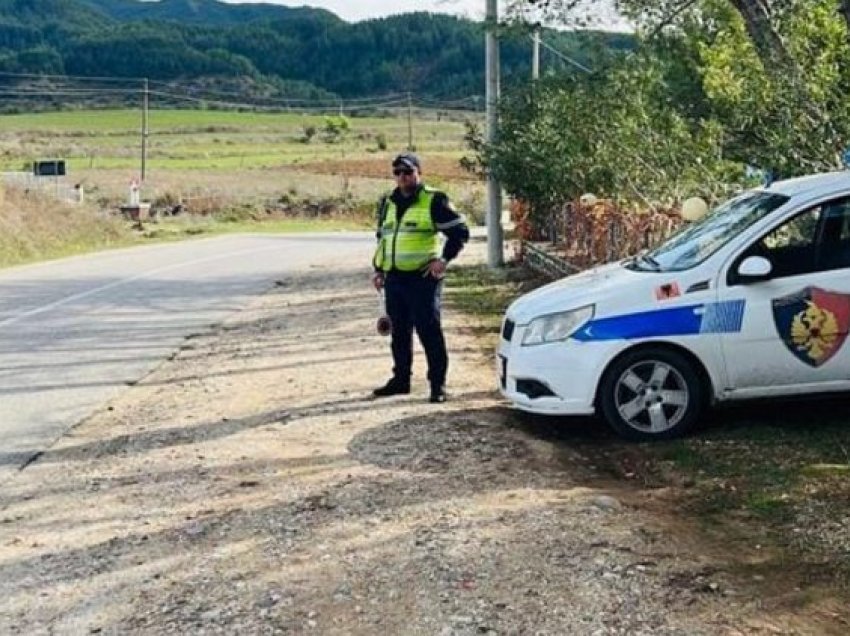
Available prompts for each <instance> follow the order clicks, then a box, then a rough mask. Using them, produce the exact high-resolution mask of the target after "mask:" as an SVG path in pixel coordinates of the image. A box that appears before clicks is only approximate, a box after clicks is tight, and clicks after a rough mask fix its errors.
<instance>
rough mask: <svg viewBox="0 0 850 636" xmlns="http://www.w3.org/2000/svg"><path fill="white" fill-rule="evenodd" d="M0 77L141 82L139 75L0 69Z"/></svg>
mask: <svg viewBox="0 0 850 636" xmlns="http://www.w3.org/2000/svg"><path fill="white" fill-rule="evenodd" d="M0 77H21V78H24V77H25V78H30V79H61V80H69V79H73V80H81V81H93V82H94V81H97V82H142V81H143V80H144V78H141V77H86V76H82V75H43V74H40V73H8V72H6V71H0Z"/></svg>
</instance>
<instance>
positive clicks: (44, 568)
mask: <svg viewBox="0 0 850 636" xmlns="http://www.w3.org/2000/svg"><path fill="white" fill-rule="evenodd" d="M375 318H376V302H375V299H374V292H371V293H370V292H369V290H368V288H367V274H366V272H365V271H352V270H350V269H344V268H342V267H341V266H337V267H334V268H330V267H329V268H328V269H326V270H316V271H314V272H312V273H311V274H309V275H304V276H301V277H299V278H297V279H296V278H287V279H285V280H281V281H279V283H278V284H277V286H276V287H275V288H274V289H273V290H271V291H270V292H269V293H268V294H267V295H266V296H265V297H264V298H263V299H261V301H259V302H257V303H256V304H255V305H254V306H252V307H250V308H249V309H247V310H245V311H243V312H242V313H240V314H239V315H238V316H235V317H234V318H232V319H231V320H230V321H228V322H227V323H226V324H225V325H223V326H221V327H220V328H218V329H216V330H215V331H214V332H212V333H209V334H204V335H199V336H197V337H194V338H190V339H189V340H187V341H186V343H185V345H184V346H183V348H182V349H181V350H180V351H179V352H178V353H177V354H176V355H175V356H174V357H173V359H171V360H169V361H168V362H166V363H164V364H163V365H162V366H161V367H160V368H159V369H158V370H157V371H156V372H154V373H152V374H151V375H150V376H148V377H147V378H145V379H144V380H143V381H142V382H141V383H139V384H138V385H136V386H134V387H132V388H130V389H128V391H127V392H126V394H125V395H124V396H122V397H121V398H120V399H117V400H115V401H114V402H113V403H111V404H109V405H106V406H105V407H104V408H103V409H102V410H101V411H99V412H98V413H96V414H94V415H93V416H92V417H90V418H89V419H88V420H86V421H85V422H83V423H81V424H80V425H79V426H78V427H76V428H75V429H74V430H73V431H71V432H70V433H69V434H68V435H67V436H66V437H65V438H63V439H62V440H60V442H59V443H57V444H56V445H55V446H54V447H53V448H51V449H49V450H48V451H47V452H46V453H45V454H44V455H43V456H41V458H40V459H39V460H38V461H37V462H35V463H33V464H32V465H30V466H29V467H28V468H27V469H26V470H25V471H23V472H22V473H20V474H19V475H18V476H17V478H16V479H14V480H13V481H12V482H11V483H8V484H6V487H5V491H4V493H3V495H2V497H3V499H2V507H0V633H4V634H39V633H50V634H54V633H55V634H66V633H67V634H80V633H104V634H112V633H155V634H171V633H174V634H177V633H180V634H184V633H192V634H219V633H221V634H224V633H228V634H232V633H242V634H290V633H292V634H304V633H308V634H309V633H316V634H436V635H443V634H445V635H449V634H451V635H455V634H457V635H466V634H469V635H472V634H517V635H520V634H522V635H524V634H541V635H542V634H553V635H555V634H557V635H562V634H578V635H583V634H588V635H594V634H623V635H629V636H631V635H639V634H688V635H696V634H822V633H835V634H840V633H846V628H845V631H843V632H842V627H841V626H840V623H838V622H830V621H829V620H828V617H829V616H830V615H831V614H830V612H832V614H834V615H835V616H838V615H839V614H840V610H841V608H837V609H836V608H835V607H833V606H830V605H829V604H827V605H826V606H823V607H820V610H819V612H818V614H817V616H816V617H813V614H812V613H811V612H801V611H800V608H799V607H783V606H782V604H781V602H776V603H774V602H772V601H771V600H770V599H766V598H765V597H764V595H763V593H762V592H761V591H760V590H759V589H758V588H757V587H754V583H753V582H747V583H746V584H744V583H742V582H741V581H740V580H739V579H738V578H736V577H735V576H734V575H733V574H732V573H731V570H730V568H728V567H727V565H728V564H727V562H726V560H725V558H724V557H723V549H722V546H717V545H716V544H711V545H709V544H707V543H705V542H704V541H703V540H701V539H700V538H699V532H697V531H696V530H695V529H694V528H693V527H692V526H690V525H689V524H688V522H687V521H686V520H677V519H673V518H671V517H670V516H669V515H665V514H664V513H663V493H660V492H655V491H652V492H650V491H647V492H641V491H639V490H637V489H632V490H629V491H626V490H618V488H617V487H616V486H614V485H611V484H610V482H608V481H606V480H605V478H604V477H603V476H601V475H597V474H596V473H595V472H594V468H593V466H592V465H591V464H590V463H589V462H588V461H587V460H585V458H583V457H582V456H580V455H579V454H577V453H575V452H573V451H571V450H570V448H569V445H565V444H558V445H554V444H553V443H552V442H551V441H550V440H546V439H543V438H541V437H538V436H535V435H534V434H533V433H531V432H530V430H529V428H527V427H525V426H523V425H522V418H521V416H520V415H518V414H516V413H514V412H512V411H510V410H508V409H506V408H505V407H504V405H502V404H501V403H500V401H499V400H498V397H497V395H496V394H495V393H494V392H493V390H492V388H493V382H494V372H493V369H492V362H491V353H490V351H489V350H488V349H487V348H482V346H481V342H480V341H478V340H476V339H475V338H474V337H473V336H472V335H471V330H469V329H464V328H462V327H461V325H460V322H461V320H460V316H458V315H455V314H454V313H453V312H451V311H449V312H448V316H447V322H448V326H447V332H448V334H449V341H450V348H451V355H452V369H451V371H450V389H451V391H452V393H451V400H450V401H449V402H448V403H446V404H445V405H430V404H428V403H427V400H426V390H427V386H426V382H425V380H424V368H423V365H422V358H423V357H424V356H422V355H421V353H420V354H418V356H417V365H418V366H417V367H416V371H415V378H414V379H415V381H416V386H415V390H414V394H412V395H411V396H405V397H399V398H393V399H389V400H383V401H374V400H371V399H370V398H369V392H370V390H371V388H372V387H374V386H377V385H378V384H380V383H382V382H383V381H384V380H385V379H386V375H387V370H388V369H389V366H390V358H389V347H388V342H387V341H386V340H384V339H381V338H380V337H379V336H377V335H374V321H375ZM824 617H827V618H824ZM837 620H838V619H836V621H837Z"/></svg>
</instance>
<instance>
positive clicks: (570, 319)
mask: <svg viewBox="0 0 850 636" xmlns="http://www.w3.org/2000/svg"><path fill="white" fill-rule="evenodd" d="M593 311H594V306H593V305H588V306H587V307H580V308H579V309H573V310H572V311H564V312H561V313H558V314H549V315H547V316H540V317H539V318H535V319H534V320H532V321H531V322H530V323H529V325H528V327H526V329H525V333H524V334H523V336H522V346H523V347H527V346H531V345H540V344H546V343H547V342H559V341H561V340H566V339H567V338H569V337H570V336H571V335H573V334H574V333H575V332H576V330H577V329H578V328H579V327H581V326H582V325H583V324H584V323H586V322H587V321H588V320H590V319H591V318H593Z"/></svg>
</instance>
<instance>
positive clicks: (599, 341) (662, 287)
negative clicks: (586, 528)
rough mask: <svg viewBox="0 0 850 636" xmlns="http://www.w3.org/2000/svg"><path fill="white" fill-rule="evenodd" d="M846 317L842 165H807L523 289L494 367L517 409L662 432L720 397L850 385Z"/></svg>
mask: <svg viewBox="0 0 850 636" xmlns="http://www.w3.org/2000/svg"><path fill="white" fill-rule="evenodd" d="M848 324H850V172H841V173H830V174H821V175H813V176H808V177H803V178H798V179H790V180H787V181H781V182H777V183H774V184H772V185H770V186H769V187H763V188H757V189H754V190H750V191H747V192H745V193H743V194H741V195H739V196H736V197H734V198H733V199H731V200H729V201H727V202H726V203H724V204H723V205H721V206H719V207H718V208H716V209H715V210H713V211H712V212H710V213H709V214H707V215H706V216H704V217H703V218H702V219H700V220H698V221H696V222H695V223H693V224H691V225H689V226H688V227H686V228H685V229H684V230H683V231H681V232H679V233H678V234H677V235H675V236H673V237H672V238H670V239H669V240H668V241H666V242H665V243H664V244H663V245H661V246H660V247H658V248H656V249H654V250H652V251H650V252H648V253H646V254H644V255H642V256H638V257H635V258H632V259H629V260H626V261H623V262H620V263H612V264H609V265H605V266H603V267H599V268H597V269H594V270H592V271H586V272H583V273H581V274H577V275H575V276H569V277H567V278H564V279H562V280H559V281H557V282H555V283H552V284H550V285H547V286H545V287H542V288H540V289H538V290H536V291H534V292H532V293H530V294H527V295H525V296H522V297H521V298H519V299H517V300H516V301H515V302H514V303H513V304H512V305H511V306H510V307H509V308H508V311H507V313H506V315H505V319H504V322H503V325H502V338H501V342H500V345H499V350H498V354H499V356H498V362H499V375H500V378H499V379H500V383H501V390H502V393H503V395H505V396H506V397H507V398H508V399H509V400H511V401H512V402H513V404H514V405H515V406H516V407H518V408H520V409H523V410H526V411H531V412H535V413H549V414H561V415H589V414H593V413H596V412H601V414H602V415H603V416H604V418H605V420H606V421H607V422H608V423H609V424H610V425H611V426H612V427H613V428H614V429H615V430H617V431H618V432H619V433H620V434H622V435H623V436H625V437H628V438H631V439H636V440H647V439H664V438H670V437H674V436H677V435H680V434H682V433H684V432H685V431H687V430H688V429H690V428H691V427H692V426H693V425H694V424H695V423H696V422H697V420H698V418H699V416H700V414H701V412H702V411H703V409H704V408H705V407H706V406H707V405H710V404H712V403H715V402H721V401H727V400H738V399H745V398H757V397H770V396H780V395H783V396H784V395H801V394H811V393H820V392H829V391H850V345H847V344H846V340H847V331H848Z"/></svg>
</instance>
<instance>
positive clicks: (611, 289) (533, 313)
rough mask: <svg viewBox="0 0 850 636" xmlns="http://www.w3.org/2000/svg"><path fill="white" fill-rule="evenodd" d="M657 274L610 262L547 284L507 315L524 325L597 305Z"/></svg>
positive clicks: (514, 305)
mask: <svg viewBox="0 0 850 636" xmlns="http://www.w3.org/2000/svg"><path fill="white" fill-rule="evenodd" d="M656 276H657V274H654V273H652V272H634V271H632V270H629V269H626V268H625V267H623V265H622V264H621V263H610V264H608V265H603V266H601V267H596V268H593V269H590V270H587V271H584V272H581V273H580V274H575V275H573V276H568V277H566V278H562V279H561V280H558V281H555V282H554V283H549V284H548V285H545V286H543V287H541V288H539V289H536V290H534V291H533V292H530V293H528V294H525V295H524V296H521V297H519V298H518V299H517V300H515V301H514V302H513V303H512V304H511V306H510V307H508V311H507V316H508V318H510V319H511V320H513V321H515V322H516V323H517V324H520V325H524V324H528V323H529V322H531V320H533V319H534V318H537V317H538V316H543V315H546V314H554V313H557V312H560V311H569V310H570V309H577V308H579V307H584V306H585V305H591V304H598V303H600V302H603V301H605V300H606V299H607V298H610V297H612V296H614V295H619V294H622V293H623V290H624V289H626V288H629V289H632V286H633V285H635V284H636V283H638V282H639V283H640V284H641V285H648V286H650V287H651V286H652V284H653V282H654V281H656V280H657V279H656Z"/></svg>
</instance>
